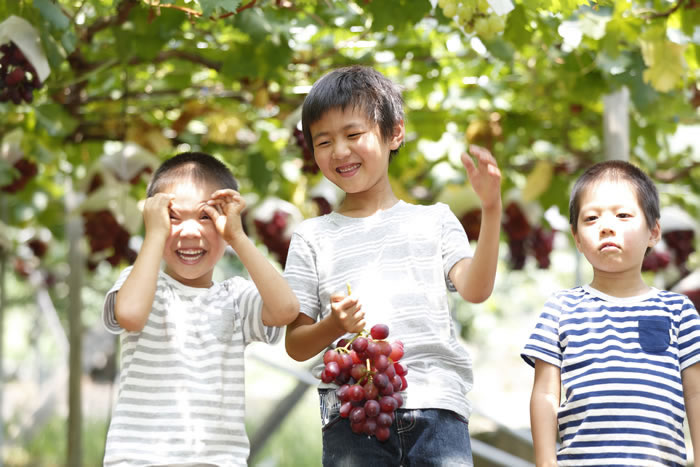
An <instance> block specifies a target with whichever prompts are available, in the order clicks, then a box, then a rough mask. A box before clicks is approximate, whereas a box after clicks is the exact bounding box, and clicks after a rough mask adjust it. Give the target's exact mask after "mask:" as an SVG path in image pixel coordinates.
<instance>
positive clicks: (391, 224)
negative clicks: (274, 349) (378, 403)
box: [284, 201, 473, 417]
mask: <svg viewBox="0 0 700 467" xmlns="http://www.w3.org/2000/svg"><path fill="white" fill-rule="evenodd" d="M471 256H472V252H471V248H470V245H469V241H468V239H467V236H466V234H465V232H464V228H463V227H462V225H461V224H460V223H459V221H458V220H457V218H456V217H455V215H454V214H453V213H452V211H450V209H449V207H448V206H447V205H445V204H442V203H438V204H435V205H432V206H417V205H412V204H408V203H405V202H403V201H399V202H398V203H397V204H396V205H394V206H392V207H391V208H390V209H387V210H385V211H380V212H378V213H376V214H374V215H372V216H369V217H363V218H352V217H347V216H343V215H341V214H338V213H335V212H333V213H331V214H328V215H325V216H321V217H316V218H312V219H308V220H305V221H304V222H302V223H301V224H300V225H299V227H297V230H296V232H295V233H294V235H293V236H292V241H291V246H290V249H289V255H288V257H287V263H286V267H285V273H284V276H285V279H287V281H288V282H289V284H290V286H291V287H292V290H294V292H295V293H296V295H297V297H298V298H299V302H300V305H301V312H302V313H304V314H306V315H307V316H309V317H311V318H313V319H314V320H320V319H322V318H324V317H326V316H327V315H328V314H329V313H330V296H331V295H332V294H334V293H342V294H345V293H347V292H346V290H347V285H346V284H348V283H349V284H350V286H351V289H352V294H353V295H354V296H356V297H357V298H358V299H359V300H360V303H361V304H362V310H363V311H364V312H365V315H366V320H367V329H370V328H371V326H373V325H374V324H377V323H384V324H386V325H388V326H389V332H390V334H389V338H388V340H389V341H393V340H396V339H399V340H401V341H402V342H403V343H404V348H405V355H404V358H403V359H402V363H404V364H405V365H406V366H407V368H408V375H407V381H408V389H407V391H406V392H405V393H404V396H405V399H406V401H405V406H404V407H406V408H424V409H427V408H438V409H448V410H452V411H454V412H457V413H458V414H460V415H462V416H464V417H469V414H470V412H471V407H470V404H469V402H468V400H467V398H466V394H467V393H468V392H469V391H470V390H471V388H472V384H473V376H472V362H471V358H470V357H469V354H468V353H467V351H466V349H465V348H464V346H462V345H461V344H460V342H459V341H458V340H457V335H456V331H455V327H454V322H453V319H452V316H451V313H450V307H449V300H448V298H449V297H448V292H449V291H454V290H455V288H454V286H453V285H452V283H451V282H450V280H449V278H448V274H449V272H450V269H452V267H453V266H454V265H455V263H457V262H458V261H459V260H461V259H462V258H466V257H471ZM348 337H349V336H348ZM321 368H322V366H320V367H318V368H316V369H314V374H315V375H316V376H318V375H319V374H320V369H321ZM321 387H331V386H328V385H323V384H321Z"/></svg>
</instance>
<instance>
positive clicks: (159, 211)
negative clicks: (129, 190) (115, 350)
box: [114, 193, 173, 331]
mask: <svg viewBox="0 0 700 467" xmlns="http://www.w3.org/2000/svg"><path fill="white" fill-rule="evenodd" d="M172 198H173V195H170V194H166V193H158V194H156V195H155V196H152V197H150V198H147V199H146V202H145V204H144V208H143V218H144V223H145V227H146V237H145V238H144V240H143V245H142V246H141V250H140V251H139V254H138V256H137V257H136V261H135V262H134V267H133V269H132V270H131V272H130V273H129V276H128V277H127V278H126V280H125V281H124V284H123V285H122V286H121V288H120V289H119V291H118V292H117V298H116V301H115V304H114V317H115V318H116V320H117V322H118V323H119V326H121V327H122V328H124V329H126V330H127V331H141V330H142V329H143V327H144V326H145V325H146V321H148V315H149V314H150V312H151V307H152V306H153V299H154V297H155V294H156V284H157V281H158V271H160V261H161V259H162V258H163V249H164V248H165V242H166V240H167V238H168V235H169V234H170V213H169V212H168V209H169V206H170V202H171V200H172Z"/></svg>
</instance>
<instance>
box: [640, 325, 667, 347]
mask: <svg viewBox="0 0 700 467" xmlns="http://www.w3.org/2000/svg"><path fill="white" fill-rule="evenodd" d="M670 329H671V320H670V319H668V318H663V317H658V318H644V319H640V320H639V324H638V331H639V345H640V346H641V347H642V350H644V351H645V352H647V353H660V352H663V351H665V350H666V349H667V348H668V346H669V345H670V344H671V334H670V332H669V331H670Z"/></svg>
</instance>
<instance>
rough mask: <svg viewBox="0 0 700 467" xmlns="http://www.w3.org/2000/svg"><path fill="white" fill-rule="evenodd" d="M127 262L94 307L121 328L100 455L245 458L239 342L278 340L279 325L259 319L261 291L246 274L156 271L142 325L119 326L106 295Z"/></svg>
mask: <svg viewBox="0 0 700 467" xmlns="http://www.w3.org/2000/svg"><path fill="white" fill-rule="evenodd" d="M130 271H131V267H129V268H126V269H125V270H124V271H123V272H122V273H121V274H120V276H119V279H118V280H117V282H116V283H115V285H114V286H113V287H112V289H111V290H110V291H109V292H108V294H107V296H106V298H105V304H104V310H103V322H104V325H105V327H106V328H107V329H108V330H109V331H110V332H112V333H119V334H120V335H121V336H120V341H121V371H120V380H119V395H118V398H117V403H116V405H115V407H114V411H113V414H112V420H111V423H110V427H109V432H108V435H107V444H106V449H105V458H104V465H105V466H122V465H129V466H146V465H216V466H232V465H246V460H247V457H248V452H249V443H248V438H247V436H246V432H245V425H244V419H245V410H244V399H245V380H244V376H245V368H244V352H245V346H246V345H247V344H249V343H250V342H253V341H261V342H267V343H273V342H276V341H279V339H280V338H281V336H282V331H283V330H282V328H272V327H266V326H264V325H263V324H262V299H261V297H260V294H259V293H258V291H257V288H256V287H255V285H254V284H253V283H252V282H251V281H249V280H246V279H244V278H241V277H234V278H231V279H228V280H226V281H224V282H220V283H217V284H214V286H212V287H211V288H209V289H201V288H192V287H187V286H185V285H183V284H181V283H179V282H177V281H176V280H174V279H173V278H171V277H170V276H168V275H167V274H165V273H163V272H160V274H159V276H158V283H157V288H156V296H155V298H154V300H153V309H152V311H151V313H150V315H149V318H148V321H147V323H146V325H145V326H144V328H143V330H142V331H141V332H125V331H124V330H122V329H121V328H120V327H119V324H118V322H117V321H116V319H115V316H114V304H115V300H116V294H117V292H118V290H119V289H120V287H121V286H122V284H123V283H124V281H125V280H126V278H127V277H128V275H129V272H130Z"/></svg>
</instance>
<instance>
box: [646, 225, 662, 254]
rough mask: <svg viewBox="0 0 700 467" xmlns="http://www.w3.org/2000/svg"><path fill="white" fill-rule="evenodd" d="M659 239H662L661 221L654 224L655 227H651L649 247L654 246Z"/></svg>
mask: <svg viewBox="0 0 700 467" xmlns="http://www.w3.org/2000/svg"><path fill="white" fill-rule="evenodd" d="M659 240H661V224H660V223H659V221H658V220H657V221H656V224H654V228H652V229H651V236H650V237H649V245H648V246H649V248H652V247H653V246H654V245H656V244H657V243H659Z"/></svg>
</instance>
